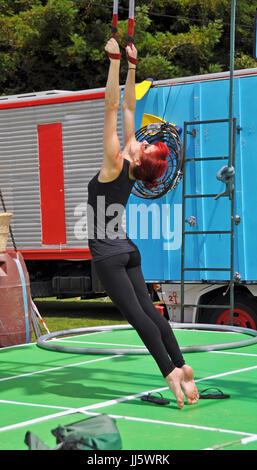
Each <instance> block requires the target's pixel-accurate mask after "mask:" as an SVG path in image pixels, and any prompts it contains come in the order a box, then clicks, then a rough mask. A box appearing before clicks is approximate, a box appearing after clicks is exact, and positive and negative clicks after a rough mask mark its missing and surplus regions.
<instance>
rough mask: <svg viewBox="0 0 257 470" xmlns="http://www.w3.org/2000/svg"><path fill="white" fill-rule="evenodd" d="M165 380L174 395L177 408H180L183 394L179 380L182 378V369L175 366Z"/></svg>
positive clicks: (182, 403) (182, 404)
mask: <svg viewBox="0 0 257 470" xmlns="http://www.w3.org/2000/svg"><path fill="white" fill-rule="evenodd" d="M165 380H166V382H167V384H168V386H169V389H170V390H171V391H172V393H173V394H174V395H175V398H176V400H177V405H178V408H179V409H181V408H183V406H184V394H183V392H182V390H181V381H182V380H183V371H182V369H179V368H177V367H176V368H175V369H174V370H173V371H172V372H171V373H170V374H169V375H167V377H165Z"/></svg>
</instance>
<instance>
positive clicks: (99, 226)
mask: <svg viewBox="0 0 257 470" xmlns="http://www.w3.org/2000/svg"><path fill="white" fill-rule="evenodd" d="M99 173H100V172H98V173H97V174H96V175H95V176H94V177H93V178H92V180H91V181H89V183H88V207H87V219H88V244H89V249H90V251H91V255H92V258H93V260H94V261H100V260H102V259H104V258H108V257H109V256H113V255H118V254H120V253H127V252H131V251H135V250H137V247H136V245H135V244H134V243H133V242H132V241H131V240H130V239H129V238H128V236H127V234H126V231H125V230H124V224H123V223H122V219H123V215H124V210H125V207H126V204H127V201H128V198H129V195H130V193H131V190H132V188H133V185H134V183H135V182H134V181H133V180H131V179H130V178H129V161H128V160H126V159H124V162H123V168H122V170H121V172H120V174H119V176H118V177H117V178H116V179H115V180H114V181H111V182H108V183H101V182H100V181H98V176H99Z"/></svg>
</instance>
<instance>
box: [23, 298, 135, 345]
mask: <svg viewBox="0 0 257 470" xmlns="http://www.w3.org/2000/svg"><path fill="white" fill-rule="evenodd" d="M34 303H35V304H36V306H37V309H38V311H39V313H40V315H41V317H42V318H43V319H44V321H45V323H46V325H47V327H48V329H49V330H50V332H51V333H52V332H54V331H60V330H70V329H74V328H87V327H89V326H98V325H99V326H102V325H116V324H117V325H118V324H122V323H125V324H126V323H127V321H126V320H125V319H124V317H123V316H122V314H121V313H120V312H119V310H118V309H117V308H116V307H115V306H114V305H113V303H112V302H111V301H110V299H109V298H108V297H107V298H106V299H90V300H80V299H78V298H72V299H56V298H55V297H51V298H45V299H34ZM41 329H42V328H41ZM45 333H46V331H45V330H44V329H42V334H45ZM31 341H32V342H34V341H35V334H34V331H33V332H32V338H31Z"/></svg>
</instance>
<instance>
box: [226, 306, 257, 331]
mask: <svg viewBox="0 0 257 470" xmlns="http://www.w3.org/2000/svg"><path fill="white" fill-rule="evenodd" d="M229 323H230V309H227V310H224V312H222V313H221V315H220V316H219V318H218V319H217V325H229ZM233 324H234V325H235V326H240V327H243V328H252V329H253V330H257V325H256V323H255V321H254V319H253V318H252V317H251V315H250V314H249V313H248V312H246V311H245V310H242V309H241V308H235V309H234V314H233Z"/></svg>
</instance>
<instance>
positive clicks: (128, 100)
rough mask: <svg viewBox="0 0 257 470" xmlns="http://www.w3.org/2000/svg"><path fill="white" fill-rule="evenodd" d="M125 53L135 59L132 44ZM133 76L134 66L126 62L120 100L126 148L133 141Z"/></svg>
mask: <svg viewBox="0 0 257 470" xmlns="http://www.w3.org/2000/svg"><path fill="white" fill-rule="evenodd" d="M126 51H127V55H129V56H130V57H132V58H134V59H136V57H137V50H136V48H135V46H134V44H132V45H131V46H127V48H126ZM135 76H136V65H135V64H133V63H131V62H128V75H127V80H126V84H125V89H124V93H123V100H122V113H123V137H124V147H126V146H127V145H128V144H129V143H130V141H131V140H132V139H133V140H135V110H136V92H135Z"/></svg>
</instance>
